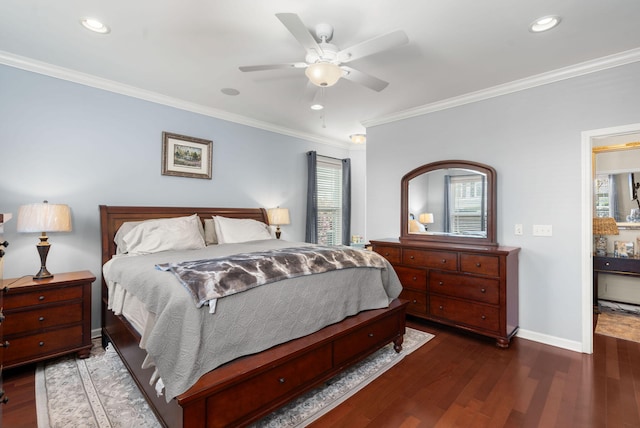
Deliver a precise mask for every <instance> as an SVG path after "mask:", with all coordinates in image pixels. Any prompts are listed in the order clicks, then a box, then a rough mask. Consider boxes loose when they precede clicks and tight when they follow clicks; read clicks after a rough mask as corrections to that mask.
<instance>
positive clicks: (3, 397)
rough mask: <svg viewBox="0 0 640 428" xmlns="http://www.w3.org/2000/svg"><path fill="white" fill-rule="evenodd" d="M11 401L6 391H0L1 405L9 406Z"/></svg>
mask: <svg viewBox="0 0 640 428" xmlns="http://www.w3.org/2000/svg"><path fill="white" fill-rule="evenodd" d="M8 401H9V397H7V396H6V395H5V393H4V390H0V403H2V404H7V402H8Z"/></svg>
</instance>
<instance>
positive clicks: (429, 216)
mask: <svg viewBox="0 0 640 428" xmlns="http://www.w3.org/2000/svg"><path fill="white" fill-rule="evenodd" d="M418 221H420V223H422V224H427V223H433V213H422V214H420V216H419V217H418Z"/></svg>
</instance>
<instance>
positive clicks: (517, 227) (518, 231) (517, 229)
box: [513, 223, 522, 235]
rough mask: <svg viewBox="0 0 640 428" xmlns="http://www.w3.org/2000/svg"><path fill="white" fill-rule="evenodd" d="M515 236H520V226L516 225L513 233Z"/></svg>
mask: <svg viewBox="0 0 640 428" xmlns="http://www.w3.org/2000/svg"><path fill="white" fill-rule="evenodd" d="M513 233H514V234H516V235H522V224H520V223H518V224H516V227H515V230H514V231H513Z"/></svg>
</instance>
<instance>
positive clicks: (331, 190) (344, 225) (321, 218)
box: [305, 151, 351, 245]
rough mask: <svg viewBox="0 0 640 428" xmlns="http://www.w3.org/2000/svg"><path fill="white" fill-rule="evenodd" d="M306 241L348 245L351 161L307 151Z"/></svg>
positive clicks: (349, 232)
mask: <svg viewBox="0 0 640 428" xmlns="http://www.w3.org/2000/svg"><path fill="white" fill-rule="evenodd" d="M307 167H308V169H307V174H308V177H307V221H306V233H305V241H306V242H310V243H312V244H321V245H341V244H344V245H349V235H350V234H351V160H350V159H348V158H347V159H334V158H329V157H326V156H318V155H317V153H316V152H315V151H310V152H307Z"/></svg>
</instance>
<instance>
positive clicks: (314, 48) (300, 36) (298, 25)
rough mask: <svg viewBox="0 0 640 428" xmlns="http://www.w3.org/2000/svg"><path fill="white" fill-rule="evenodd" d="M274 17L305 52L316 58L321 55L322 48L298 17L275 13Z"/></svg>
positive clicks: (290, 14)
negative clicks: (314, 55) (312, 54)
mask: <svg viewBox="0 0 640 428" xmlns="http://www.w3.org/2000/svg"><path fill="white" fill-rule="evenodd" d="M276 17H277V18H278V19H279V20H280V22H282V23H283V24H284V26H285V27H287V30H289V32H290V33H291V34H293V37H295V38H296V40H297V41H298V43H300V44H301V45H302V47H303V48H305V50H306V51H307V52H309V51H311V52H313V53H314V54H316V55H317V56H321V55H322V48H321V47H320V45H319V44H318V42H316V39H314V38H313V35H311V33H310V32H309V30H308V29H307V27H306V26H305V25H304V22H302V20H301V19H300V17H299V16H298V15H296V14H295V13H276Z"/></svg>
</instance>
